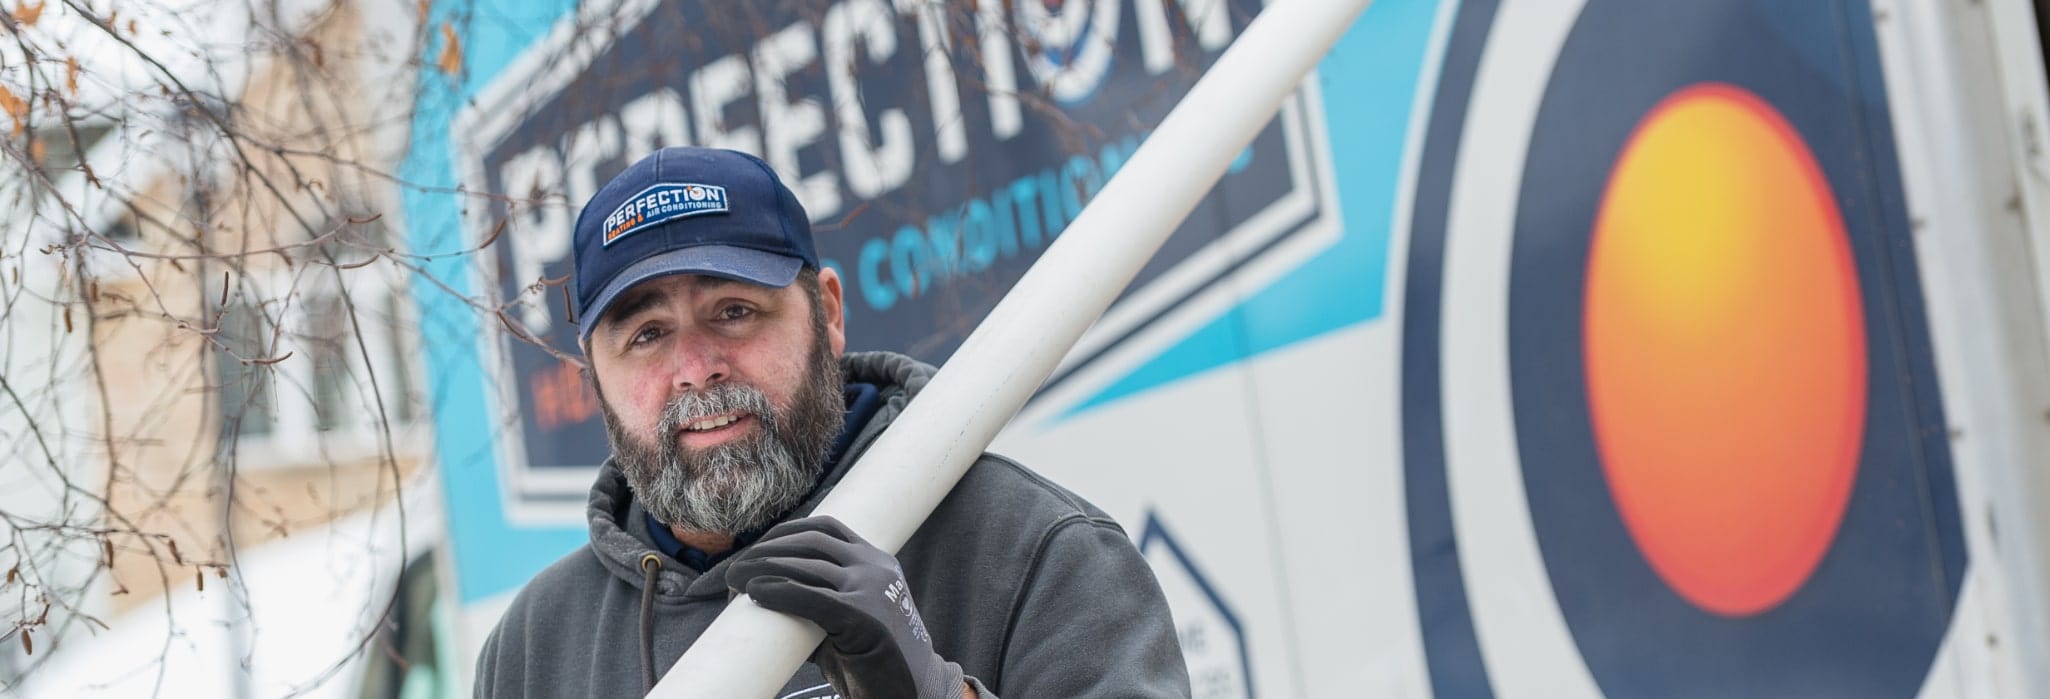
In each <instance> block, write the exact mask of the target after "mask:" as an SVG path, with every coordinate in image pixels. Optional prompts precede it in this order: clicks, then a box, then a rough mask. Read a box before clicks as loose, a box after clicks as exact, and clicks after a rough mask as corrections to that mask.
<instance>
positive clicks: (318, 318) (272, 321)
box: [214, 266, 422, 467]
mask: <svg viewBox="0 0 2050 699" xmlns="http://www.w3.org/2000/svg"><path fill="white" fill-rule="evenodd" d="M372 269H373V268H365V269H364V270H351V273H350V274H349V275H348V277H347V279H348V284H349V287H348V293H347V294H343V293H341V290H340V288H339V287H337V286H335V285H334V284H333V273H332V271H331V270H328V269H326V268H324V267H318V266H312V267H309V268H302V269H298V270H281V271H280V272H279V273H277V274H274V275H270V278H267V279H265V280H263V281H264V282H268V283H263V284H259V283H255V281H254V280H249V281H246V282H245V285H244V286H243V287H242V288H241V290H240V291H239V292H238V291H237V290H236V289H235V288H233V287H231V288H230V291H229V294H228V297H229V298H230V299H231V303H230V305H229V306H227V307H226V313H225V314H224V315H223V316H222V318H221V322H220V333H219V341H220V346H219V347H218V348H217V351H216V355H217V361H216V362H215V366H216V367H217V368H218V374H217V377H218V384H217V385H218V386H219V392H220V400H219V403H220V406H221V413H220V418H221V421H220V424H221V430H222V431H221V434H222V438H223V446H225V447H230V448H233V449H234V450H236V451H237V452H238V454H239V458H238V459H237V461H238V463H240V464H243V465H249V466H265V465H276V466H281V467H289V466H294V465H318V464H325V463H332V462H335V461H339V460H347V459H354V458H369V457H374V456H376V455H377V454H378V453H379V450H380V449H381V448H382V444H383V440H382V435H381V434H380V433H381V432H383V431H384V430H386V429H387V428H389V430H390V431H391V433H392V437H393V438H394V441H395V443H398V444H400V445H401V446H404V445H406V444H408V443H410V442H411V441H412V440H414V439H416V438H417V437H416V433H417V432H418V431H419V430H417V429H415V428H416V425H415V418H416V416H418V415H420V414H421V413H422V411H421V410H420V407H419V406H418V405H416V403H417V401H418V400H419V396H420V395H421V391H420V390H419V387H418V386H417V385H416V377H417V376H419V372H418V371H417V370H416V369H415V368H414V366H413V362H414V361H415V357H417V356H418V353H417V352H416V351H415V348H414V346H413V342H414V340H413V338H414V337H415V334H414V333H413V332H411V328H413V327H414V325H413V323H412V320H411V319H412V314H411V313H410V312H409V309H408V307H407V303H406V300H405V298H406V297H405V295H404V294H402V293H399V291H398V290H399V289H401V288H402V287H401V285H400V284H398V283H395V282H398V281H400V280H398V279H394V278H391V277H392V276H393V275H385V274H382V273H379V272H374V271H372ZM238 295H239V296H241V297H246V298H251V299H256V300H258V301H260V302H241V303H237V302H233V301H232V299H234V298H237V297H238ZM214 298H216V299H218V298H220V291H219V290H215V291H214ZM359 332H360V333H361V338H360V342H359V339H358V333H359ZM280 358H282V359H280ZM271 360H276V361H271ZM380 399H381V403H380Z"/></svg>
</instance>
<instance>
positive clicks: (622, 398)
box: [585, 269, 846, 534]
mask: <svg viewBox="0 0 2050 699" xmlns="http://www.w3.org/2000/svg"><path fill="white" fill-rule="evenodd" d="M818 288H819V294H818V304H817V305H816V306H814V304H813V303H812V301H811V299H810V298H809V296H810V293H809V292H808V291H807V290H806V289H805V287H804V285H803V284H800V283H793V284H791V285H790V286H788V287H784V288H772V287H764V286H759V285H755V284H748V283H745V282H736V281H731V280H726V279H720V278H717V277H706V276H698V275H677V276H669V277H662V278H658V279H654V280H650V281H648V282H645V283H642V284H640V285H637V286H635V287H633V288H632V289H630V290H628V291H627V293H625V294H623V295H621V296H620V297H619V299H618V300H617V301H615V302H614V303H613V304H612V306H611V309H610V310H609V312H608V314H607V316H606V317H604V318H602V319H600V321H599V324H598V326H597V327H596V328H595V329H594V330H593V331H592V333H591V339H590V342H589V344H588V345H587V346H586V348H585V353H586V355H587V357H588V358H589V360H590V364H591V370H592V374H593V377H594V379H595V380H596V383H597V388H598V397H599V400H600V404H601V405H602V407H603V413H604V417H605V426H606V433H607V435H608V437H609V438H610V439H611V441H612V451H613V458H614V460H615V461H616V462H617V463H618V465H619V467H620V470H621V471H622V472H624V473H625V474H626V477H627V480H628V482H629V483H630V484H631V485H632V486H633V488H634V493H635V496H636V498H637V499H638V500H640V502H641V503H642V506H643V507H646V508H647V509H648V511H649V512H650V513H651V514H653V515H655V517H656V518H657V519H660V520H662V521H663V522H665V523H667V524H671V525H674V526H678V527H682V528H684V529H689V530H695V531H706V532H721V533H731V534H737V533H741V532H745V531H749V530H752V529H756V528H759V527H761V526H763V525H766V524H768V523H769V521H770V520H771V519H772V518H774V517H775V516H777V515H779V514H782V513H783V512H785V511H787V510H788V509H789V508H790V507H792V506H795V505H796V504H797V502H798V501H799V500H801V499H802V498H803V497H804V495H805V494H806V493H807V492H809V491H810V489H811V486H812V484H813V483H814V482H815V481H816V480H817V476H818V472H819V469H820V468H822V467H823V460H824V457H825V456H826V451H827V450H828V449H829V448H830V447H831V445H832V441H833V438H834V436H835V435H837V434H838V433H839V430H840V421H841V414H842V412H843V411H844V405H843V399H842V397H841V380H840V372H839V363H838V360H837V358H838V357H839V355H840V353H841V352H842V351H843V349H844V348H845V342H846V340H845V337H846V335H845V332H844V326H843V325H842V322H841V318H840V298H841V297H840V280H839V277H838V275H836V274H835V273H834V272H833V271H832V270H830V269H827V270H821V271H820V272H819V273H818Z"/></svg>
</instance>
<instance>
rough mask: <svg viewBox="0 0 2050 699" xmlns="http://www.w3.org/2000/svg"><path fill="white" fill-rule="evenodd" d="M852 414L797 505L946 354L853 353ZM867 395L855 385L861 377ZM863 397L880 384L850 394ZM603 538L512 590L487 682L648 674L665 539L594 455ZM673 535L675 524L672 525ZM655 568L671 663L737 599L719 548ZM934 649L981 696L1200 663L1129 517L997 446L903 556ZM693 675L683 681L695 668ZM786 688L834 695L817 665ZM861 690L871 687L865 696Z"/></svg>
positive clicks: (575, 684) (656, 643)
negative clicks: (646, 657) (714, 555)
mask: <svg viewBox="0 0 2050 699" xmlns="http://www.w3.org/2000/svg"><path fill="white" fill-rule="evenodd" d="M841 366H842V368H843V369H845V370H846V373H847V381H848V383H849V384H850V386H856V385H858V384H870V385H873V386H874V387H875V389H876V394H875V396H874V397H873V398H872V400H873V401H874V403H872V404H870V405H861V403H863V402H867V401H859V400H857V401H850V405H851V406H854V407H855V410H854V411H853V412H855V413H856V414H857V417H858V413H859V412H862V410H861V409H863V408H869V407H871V406H872V407H873V410H874V415H873V416H870V417H869V418H868V419H867V420H866V424H860V423H861V422H862V421H860V420H859V419H854V420H850V421H849V427H848V430H847V431H848V433H849V434H851V435H852V437H851V438H850V437H849V434H843V435H842V436H841V440H840V441H841V444H839V445H836V447H837V448H836V449H835V452H836V456H837V457H838V458H835V459H833V460H832V461H831V462H830V463H829V464H828V467H827V471H826V473H825V474H824V476H823V478H822V481H821V484H820V487H819V488H818V490H817V491H815V492H813V493H812V495H811V496H810V497H809V498H807V499H806V500H805V502H804V503H803V504H801V505H799V506H798V507H797V509H796V510H795V511H794V512H792V513H791V515H790V517H791V518H795V517H801V516H804V515H806V514H808V513H810V512H811V510H812V508H814V507H816V506H817V504H818V502H819V500H820V499H822V498H823V497H824V495H825V493H826V492H827V491H830V490H831V489H832V487H833V485H834V484H836V483H837V482H838V481H839V479H840V478H841V477H842V476H843V475H845V473H846V469H847V466H848V465H849V464H851V463H852V462H853V461H854V460H855V459H857V458H858V457H859V456H860V455H861V452H862V451H864V450H865V449H866V448H867V447H868V445H869V444H871V443H873V442H874V441H875V438H876V437H877V435H879V434H881V432H882V431H883V429H884V428H886V427H888V426H889V424H890V422H891V421H892V420H894V419H895V418H896V416H897V415H898V414H900V413H902V412H903V410H904V406H905V404H906V403H908V402H909V401H910V399H911V397H912V396H913V395H915V394H917V392H918V390H919V389H920V388H922V387H923V386H924V385H925V383H926V381H927V380H929V379H930V378H931V375H932V372H933V369H932V367H930V366H927V365H924V364H921V363H919V362H917V361H915V360H913V359H911V358H909V357H905V356H902V355H896V354H890V353H883V352H868V353H849V354H848V355H847V356H846V357H844V358H842V360H841ZM857 392H859V389H858V388H857ZM855 397H857V399H858V398H866V397H867V396H860V395H857V396H855ZM588 512H589V517H590V525H591V542H590V543H589V544H587V545H585V546H583V547H581V548H579V549H577V550H576V551H573V552H571V553H570V554H569V555H568V556H565V557H564V558H563V559H562V560H560V561H557V562H556V563H554V564H553V565H551V566H549V567H548V568H547V569H546V570H543V571H542V572H541V573H540V574H538V575H536V576H535V577H534V579H533V580H532V581H531V582H529V583H528V584H527V586H526V587H525V588H524V589H523V590H521V591H520V593H519V594H518V595H517V596H515V597H514V599H513V602H512V605H511V606H510V607H509V608H508V609H507V610H506V613H505V616H504V617H503V618H501V619H500V621H499V624H498V627H497V628H496V629H494V630H493V631H492V633H491V636H490V638H489V639H487V640H486V641H485V644H484V650H483V653H482V654H481V655H480V657H479V658H478V661H477V677H476V694H477V696H479V697H632V696H639V695H640V694H641V692H642V689H643V679H642V678H643V671H642V668H641V663H642V660H641V648H640V641H639V638H640V635H641V629H640V628H639V616H640V611H641V608H642V597H643V595H642V591H643V590H642V587H643V580H644V573H643V569H642V567H641V561H642V559H643V557H644V556H646V555H647V554H650V553H657V554H658V556H660V555H661V554H660V553H659V552H660V551H661V550H662V549H668V550H669V551H670V552H672V553H671V555H683V556H686V557H688V554H689V553H690V552H687V551H679V550H677V549H675V548H673V547H662V546H658V543H657V537H656V535H655V534H654V532H653V531H652V530H653V529H654V527H651V526H650V524H651V522H653V519H652V518H650V517H648V516H647V514H646V511H645V510H643V509H642V508H641V507H640V505H639V504H637V503H635V502H634V501H633V495H632V492H631V491H630V489H629V488H628V487H627V484H626V480H625V477H624V476H622V475H621V474H620V473H619V471H618V469H617V468H615V467H614V466H613V465H612V464H611V463H610V462H609V460H608V462H607V463H606V464H605V466H603V467H602V468H600V469H599V475H598V482H597V483H596V484H595V485H593V486H592V488H591V500H590V506H589V510H588ZM664 538H667V537H664ZM662 557H663V558H665V559H666V560H669V562H668V563H667V564H665V565H663V566H661V567H660V568H659V570H657V571H656V572H655V574H654V576H653V579H654V594H652V595H650V596H649V604H650V607H651V610H652V617H651V621H650V631H651V633H652V648H653V662H654V664H655V665H656V668H655V670H656V672H657V673H658V674H659V673H667V672H668V671H669V668H670V666H672V665H674V664H675V663H676V660H677V659H678V658H680V657H682V655H683V651H684V650H685V649H686V648H688V647H689V646H690V644H691V643H692V642H694V641H696V640H697V638H698V636H699V635H700V634H702V633H703V632H704V630H705V628H706V627H707V626H709V625H710V624H711V622H712V619H713V618H715V617H716V616H718V614H719V612H720V610H722V609H724V608H725V606H726V601H727V599H728V591H727V589H726V582H725V569H726V564H725V562H724V560H723V558H720V559H718V560H712V559H710V558H705V559H701V560H700V561H697V562H699V563H703V564H708V567H707V568H706V569H705V570H703V571H702V572H700V571H699V570H696V569H694V567H692V566H687V565H678V564H677V563H676V562H675V560H674V559H671V558H669V557H668V556H662ZM897 559H898V561H899V562H900V563H901V564H902V565H903V567H904V574H905V578H906V580H907V581H908V582H909V583H910V585H911V591H912V597H913V598H914V599H915V600H917V602H918V607H919V610H920V612H921V614H922V616H924V618H925V623H926V625H927V628H928V629H929V630H930V631H931V632H932V636H933V646H934V648H935V649H936V650H937V651H938V652H939V654H940V655H941V656H943V657H945V658H946V659H948V660H951V661H954V662H956V663H959V664H960V665H961V668H962V670H963V671H964V672H966V673H967V675H968V677H969V682H970V683H971V684H973V685H974V686H975V689H976V690H977V692H978V693H980V694H982V696H984V697H995V696H999V695H1001V696H1003V697H1011V698H1013V699H1017V698H1031V697H1048V698H1051V697H1185V696H1188V695H1189V680H1188V674H1187V670H1186V669H1185V668H1184V667H1183V664H1182V655H1181V649H1180V647H1179V646H1178V645H1177V643H1176V640H1175V632H1174V624H1173V622H1172V620H1171V619H1170V618H1169V616H1168V610H1167V603H1166V600H1165V599H1164V598H1163V597H1162V595H1161V592H1160V586H1159V583H1158V582H1157V581H1155V580H1154V578H1153V573H1152V571H1151V569H1149V568H1148V567H1147V565H1146V562H1145V560H1144V559H1143V558H1141V557H1140V555H1139V552H1138V551H1137V550H1136V549H1135V548H1134V547H1133V546H1132V543H1131V540H1130V539H1129V538H1127V536H1126V535H1125V532H1124V530H1123V529H1121V528H1120V527H1119V526H1118V525H1117V523H1116V522H1114V521H1113V520H1111V518H1110V517H1109V516H1108V515H1105V514H1104V513H1103V512H1102V511H1101V510H1098V509H1097V508H1096V507H1095V506H1093V505H1091V504H1089V503H1088V502H1086V501H1084V500H1082V499H1081V498H1080V497H1078V496H1076V495H1075V494H1073V493H1070V492H1068V491H1067V490H1065V489H1063V488H1061V487H1060V486H1057V485H1054V484H1053V483H1051V482H1049V481H1047V480H1046V479H1044V478H1041V477H1040V476H1039V475H1037V474H1034V473H1032V472H1031V471H1029V470H1026V469H1025V468H1024V467H1023V466H1020V465H1018V464H1016V463H1014V462H1011V461H1009V460H1007V459H1004V458H1002V457H998V456H994V455H990V454H984V455H983V456H982V458H981V459H980V460H979V461H977V462H976V464H975V465H974V466H973V467H971V468H970V469H969V470H968V473H967V475H966V476H964V477H963V478H962V479H961V483H960V485H958V486H956V487H955V488H954V491H953V492H952V493H951V494H949V495H948V496H947V497H946V499H944V500H942V501H941V502H940V505H939V507H938V509H936V510H934V512H933V515H932V517H931V518H929V519H928V520H927V521H926V523H925V525H924V526H922V527H921V528H920V529H919V530H918V531H917V533H915V534H913V535H912V537H911V539H910V540H909V541H907V542H906V543H905V545H904V548H903V549H902V550H901V551H899V552H898V554H897ZM682 679H684V681H686V682H688V681H689V679H688V678H682ZM776 696H777V697H778V698H779V699H782V698H788V699H797V698H800V697H803V698H812V697H831V696H835V694H834V692H833V689H832V687H831V686H829V685H827V684H826V681H825V679H824V676H823V675H822V674H821V673H820V672H819V670H818V668H817V667H816V666H813V665H811V664H810V663H806V664H805V665H804V666H803V667H801V668H800V669H799V670H798V672H797V673H796V675H794V676H793V677H791V678H790V679H789V681H788V682H787V683H785V685H784V688H783V690H782V691H781V692H779V693H778V694H777V695H776ZM864 699H865V698H864Z"/></svg>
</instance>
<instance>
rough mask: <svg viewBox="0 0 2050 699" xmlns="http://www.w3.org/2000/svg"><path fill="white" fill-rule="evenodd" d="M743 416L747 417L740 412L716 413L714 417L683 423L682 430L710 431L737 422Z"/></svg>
mask: <svg viewBox="0 0 2050 699" xmlns="http://www.w3.org/2000/svg"><path fill="white" fill-rule="evenodd" d="M744 417H747V416H745V415H741V414H738V413H736V414H732V415H718V416H714V417H708V418H705V419H703V420H699V421H697V422H693V423H690V424H686V425H684V426H683V431H685V432H710V431H712V430H716V429H719V428H721V427H725V426H727V425H731V424H733V423H735V422H739V421H740V420H741V418H744Z"/></svg>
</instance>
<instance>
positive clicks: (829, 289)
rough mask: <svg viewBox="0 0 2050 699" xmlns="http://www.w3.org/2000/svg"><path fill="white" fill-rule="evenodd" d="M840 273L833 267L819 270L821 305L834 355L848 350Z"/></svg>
mask: <svg viewBox="0 0 2050 699" xmlns="http://www.w3.org/2000/svg"><path fill="white" fill-rule="evenodd" d="M840 298H841V296H840V273H839V272H836V271H834V270H833V268H831V267H825V268H822V269H820V270H819V306H820V309H819V310H820V311H822V312H823V313H824V314H825V316H826V340H827V342H829V343H831V344H832V345H833V356H835V357H838V356H840V355H841V354H843V353H845V352H846V351H847V316H846V314H845V313H843V312H842V311H843V310H844V309H842V308H841V307H840Z"/></svg>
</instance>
